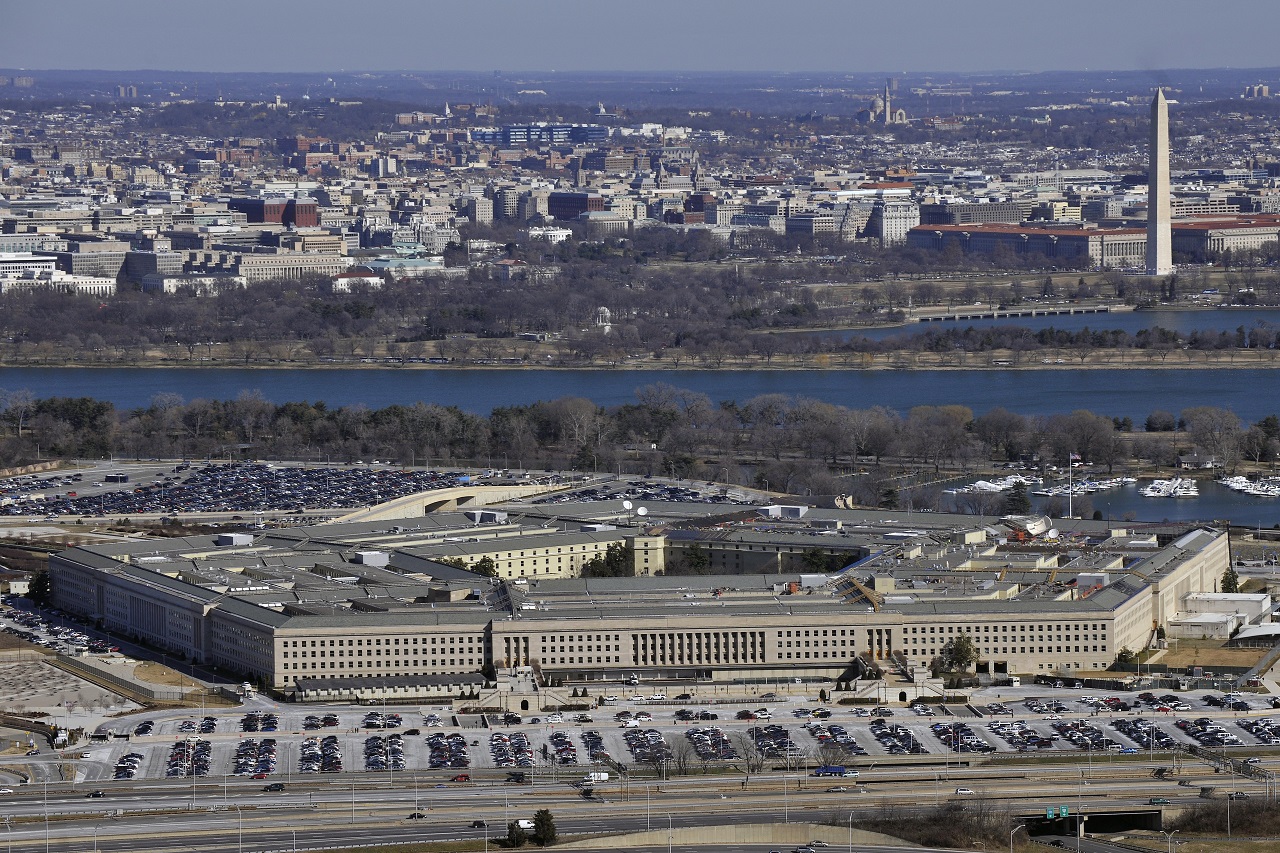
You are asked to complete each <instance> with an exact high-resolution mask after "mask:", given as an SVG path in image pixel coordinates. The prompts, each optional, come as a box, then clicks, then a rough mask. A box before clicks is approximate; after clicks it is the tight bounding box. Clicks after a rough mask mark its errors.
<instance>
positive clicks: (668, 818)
mask: <svg viewBox="0 0 1280 853" xmlns="http://www.w3.org/2000/svg"><path fill="white" fill-rule="evenodd" d="M667 853H671V812H667Z"/></svg>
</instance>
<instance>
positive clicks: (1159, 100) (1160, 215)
mask: <svg viewBox="0 0 1280 853" xmlns="http://www.w3.org/2000/svg"><path fill="white" fill-rule="evenodd" d="M1147 157H1148V162H1147V275H1169V274H1170V273H1172V272H1173V231H1172V230H1171V229H1170V227H1169V220H1170V219H1172V218H1173V204H1172V202H1171V201H1170V200H1169V102H1168V101H1166V100H1165V99H1164V90H1162V89H1156V96H1155V98H1154V99H1153V100H1152V101H1151V146H1150V149H1149V151H1148V152H1147Z"/></svg>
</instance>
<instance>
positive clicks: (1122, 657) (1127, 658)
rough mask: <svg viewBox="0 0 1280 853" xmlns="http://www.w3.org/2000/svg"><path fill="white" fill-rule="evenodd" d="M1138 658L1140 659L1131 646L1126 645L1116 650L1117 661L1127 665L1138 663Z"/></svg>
mask: <svg viewBox="0 0 1280 853" xmlns="http://www.w3.org/2000/svg"><path fill="white" fill-rule="evenodd" d="M1137 660H1138V656H1137V654H1135V653H1134V651H1133V650H1132V649H1130V648H1127V647H1126V648H1123V649H1121V650H1120V651H1118V652H1116V663H1119V664H1126V665H1127V664H1132V663H1136V662H1137Z"/></svg>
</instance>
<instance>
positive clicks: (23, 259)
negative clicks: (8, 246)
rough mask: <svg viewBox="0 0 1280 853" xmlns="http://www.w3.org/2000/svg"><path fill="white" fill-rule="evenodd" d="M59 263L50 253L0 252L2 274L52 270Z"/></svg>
mask: <svg viewBox="0 0 1280 853" xmlns="http://www.w3.org/2000/svg"><path fill="white" fill-rule="evenodd" d="M57 266H58V265H57V263H56V262H55V260H54V259H53V258H51V257H49V256H48V255H33V254H32V253H30V252H3V253H0V276H19V275H22V274H23V273H26V272H35V273H39V272H52V271H53V270H55V269H57Z"/></svg>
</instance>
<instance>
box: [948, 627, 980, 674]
mask: <svg viewBox="0 0 1280 853" xmlns="http://www.w3.org/2000/svg"><path fill="white" fill-rule="evenodd" d="M941 657H942V666H943V668H944V669H945V670H946V671H947V672H964V671H965V670H966V669H968V668H969V667H970V666H972V665H973V664H975V663H977V661H978V646H977V644H975V643H974V642H973V638H972V637H970V636H969V635H968V634H960V635H958V636H956V637H953V638H952V639H950V640H947V644H946V645H945V646H943V647H942V655H941Z"/></svg>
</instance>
